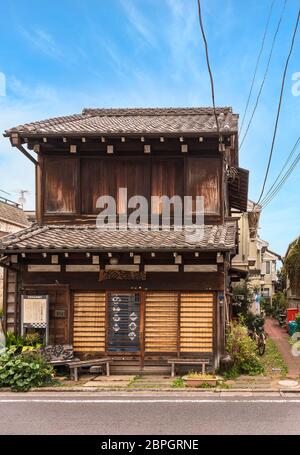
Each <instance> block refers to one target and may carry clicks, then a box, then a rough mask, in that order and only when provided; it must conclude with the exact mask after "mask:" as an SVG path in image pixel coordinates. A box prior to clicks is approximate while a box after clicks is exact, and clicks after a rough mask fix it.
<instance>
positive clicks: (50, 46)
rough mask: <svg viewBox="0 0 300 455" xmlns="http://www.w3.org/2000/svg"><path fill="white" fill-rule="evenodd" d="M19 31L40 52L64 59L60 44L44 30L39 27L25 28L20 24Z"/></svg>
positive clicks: (56, 58)
mask: <svg viewBox="0 0 300 455" xmlns="http://www.w3.org/2000/svg"><path fill="white" fill-rule="evenodd" d="M20 32H21V34H22V36H23V37H24V38H26V40H27V41H28V42H29V43H30V44H31V45H32V46H34V47H35V48H36V49H37V50H38V51H40V52H41V53H42V54H44V55H46V56H47V57H51V58H53V59H55V60H59V61H61V60H63V59H64V54H63V52H62V50H61V49H60V46H59V45H58V44H57V43H56V41H55V40H54V38H53V37H52V36H51V35H50V33H48V32H47V31H46V30H43V29H41V28H32V29H26V28H25V27H24V26H21V27H20Z"/></svg>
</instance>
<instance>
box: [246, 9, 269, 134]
mask: <svg viewBox="0 0 300 455" xmlns="http://www.w3.org/2000/svg"><path fill="white" fill-rule="evenodd" d="M274 3H275V0H273V1H272V3H271V6H270V11H269V15H268V18H267V23H266V26H265V31H264V34H263V39H262V43H261V46H260V50H259V53H258V57H257V61H256V65H255V69H254V74H253V78H252V82H251V86H250V91H249V95H248V99H247V102H246V107H245V110H244V114H243V118H242V122H241V128H240V133H242V130H243V126H244V122H245V118H246V114H247V111H248V107H249V103H250V99H251V95H252V91H253V87H254V82H255V79H256V75H257V70H258V66H259V62H260V59H261V56H262V52H263V49H264V45H265V41H266V36H267V31H268V29H269V25H270V20H271V16H272V11H273V7H274Z"/></svg>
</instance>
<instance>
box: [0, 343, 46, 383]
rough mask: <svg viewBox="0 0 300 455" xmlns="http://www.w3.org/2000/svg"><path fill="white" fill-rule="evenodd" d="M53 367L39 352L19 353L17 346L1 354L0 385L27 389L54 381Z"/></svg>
mask: <svg viewBox="0 0 300 455" xmlns="http://www.w3.org/2000/svg"><path fill="white" fill-rule="evenodd" d="M52 378H53V367H52V366H50V365H48V364H47V362H46V360H45V359H44V357H43V356H41V355H40V354H39V353H38V352H33V351H29V352H23V353H18V349H17V348H16V347H12V348H10V349H8V350H7V351H6V352H5V353H4V354H2V355H1V356H0V387H10V388H11V390H13V391H27V390H29V389H30V388H31V387H41V386H43V385H46V384H49V383H51V382H52Z"/></svg>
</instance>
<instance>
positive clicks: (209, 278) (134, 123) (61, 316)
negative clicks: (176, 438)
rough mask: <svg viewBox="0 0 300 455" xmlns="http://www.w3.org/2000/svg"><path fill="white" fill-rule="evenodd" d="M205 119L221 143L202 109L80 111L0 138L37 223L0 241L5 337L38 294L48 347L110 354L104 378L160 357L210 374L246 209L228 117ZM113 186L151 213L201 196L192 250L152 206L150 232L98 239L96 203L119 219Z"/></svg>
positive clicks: (121, 208)
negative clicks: (103, 202)
mask: <svg viewBox="0 0 300 455" xmlns="http://www.w3.org/2000/svg"><path fill="white" fill-rule="evenodd" d="M216 113H217V117H218V124H219V132H220V134H221V137H220V136H219V134H218V129H217V124H216V121H215V115H214V111H213V109H211V108H186V109H181V108H179V109H173V108H171V109H85V110H84V111H83V112H82V114H77V115H73V116H68V117H60V118H55V119H50V120H45V121H42V122H35V123H32V124H29V125H28V124H27V125H21V126H18V127H16V128H13V129H11V130H8V131H6V136H7V137H9V138H10V140H11V143H12V145H13V146H16V147H18V149H19V150H20V151H21V152H23V153H24V154H25V155H26V156H27V157H29V158H30V159H31V161H33V162H34V163H35V165H36V175H37V182H36V183H37V184H36V191H37V200H36V215H37V224H36V225H34V226H33V227H30V228H28V229H26V230H25V231H23V232H22V233H20V234H18V233H17V234H14V235H11V236H9V237H8V238H5V239H4V241H3V242H2V244H1V243H0V253H2V254H3V255H5V258H3V259H2V262H3V263H4V264H5V266H6V267H9V277H8V279H13V278H12V277H14V279H15V280H16V283H17V284H16V286H15V288H13V287H11V288H10V289H9V290H8V291H7V296H8V298H9V299H10V300H7V301H6V302H5V316H6V322H5V323H6V328H7V329H8V330H13V331H15V332H19V331H20V328H21V314H20V305H21V297H23V299H24V298H25V299H26V296H27V298H28V296H32V295H38V296H43V295H46V296H48V298H49V302H50V313H49V343H50V344H68V343H72V344H73V347H74V351H75V352H76V354H77V355H78V356H80V357H84V356H87V355H94V356H95V355H105V356H109V357H110V358H112V359H113V360H114V364H113V366H114V368H115V371H117V370H118V369H119V370H120V369H122V367H123V371H124V368H125V366H126V365H127V366H128V364H131V365H132V366H136V368H137V371H141V372H142V371H145V370H147V369H149V368H152V367H153V366H155V367H158V366H163V365H167V359H168V358H170V357H188V358H190V357H195V358H199V357H202V358H203V357H206V358H208V359H210V361H211V363H212V365H213V366H217V365H218V363H219V359H220V355H221V354H222V353H223V352H224V350H225V326H226V323H227V322H228V315H229V313H230V311H229V304H230V301H229V299H228V295H229V291H230V280H231V277H230V274H231V270H230V269H231V259H232V257H233V256H234V255H235V254H236V250H237V236H238V232H237V223H236V219H235V218H233V217H232V216H231V215H232V209H235V210H239V211H240V212H243V211H246V209H247V196H248V171H245V170H243V169H240V168H239V161H238V160H239V158H238V115H236V114H234V113H233V112H232V110H231V108H218V109H217V111H216ZM24 143H26V144H27V147H28V149H29V150H34V152H36V153H37V157H38V158H37V161H36V160H35V159H34V158H33V157H32V155H30V154H29V152H27V151H26V150H25V149H24V147H23V144H24ZM120 188H127V192H128V199H129V198H130V197H132V196H136V195H141V196H143V197H144V198H145V200H146V201H148V203H150V196H158V197H161V196H162V195H166V196H168V197H169V198H171V197H173V196H175V195H179V196H180V197H181V198H182V199H183V196H184V195H188V196H192V197H193V198H194V199H195V197H196V196H199V195H201V196H204V208H205V226H204V230H203V238H201V239H200V238H199V239H196V240H195V239H194V240H192V239H190V238H189V237H188V236H187V232H186V231H182V230H177V229H176V228H174V220H175V215H176V213H175V214H174V213H173V212H171V217H172V220H171V221H172V225H173V227H172V228H171V230H170V229H167V226H166V224H165V221H164V218H163V217H162V214H163V211H162V204H161V203H155V204H154V205H152V213H153V214H154V215H155V217H156V222H155V225H156V228H157V229H156V230H154V229H153V227H154V226H153V225H151V224H149V225H148V226H146V225H145V224H143V223H142V226H143V227H142V229H140V230H135V231H132V230H122V229H121V226H120V229H112V230H107V229H106V230H104V229H102V230H101V229H98V228H97V227H96V217H97V214H98V213H99V209H97V200H98V198H99V197H100V196H105V195H111V196H114V197H115V199H116V200H117V203H116V206H117V217H116V221H117V222H119V223H121V220H123V219H124V216H126V214H127V204H126V201H125V202H124V201H123V200H122V199H121V198H120V197H119V196H120V193H119V190H120ZM184 203H186V202H185V201H184ZM135 206H136V204H134V207H135ZM185 208H186V206H185ZM192 210H193V215H194V217H195V215H196V212H195V206H193V207H192ZM128 212H129V213H131V214H132V212H133V209H129V210H128ZM146 215H147V214H146ZM177 219H178V218H176V220H177ZM123 222H124V221H123ZM147 222H149V220H147ZM17 288H20V289H21V295H20V293H18V292H16V289H17ZM33 300H34V299H32V302H31V304H32V305H33V303H34V302H33ZM41 300H42V299H41Z"/></svg>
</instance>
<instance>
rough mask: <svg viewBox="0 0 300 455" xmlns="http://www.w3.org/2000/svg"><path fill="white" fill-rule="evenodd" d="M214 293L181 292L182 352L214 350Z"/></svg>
mask: <svg viewBox="0 0 300 455" xmlns="http://www.w3.org/2000/svg"><path fill="white" fill-rule="evenodd" d="M213 306H214V295H213V294H212V293H200V292H199V293H194V292H190V293H181V302H180V352H199V353H200V352H212V350H213Z"/></svg>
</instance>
